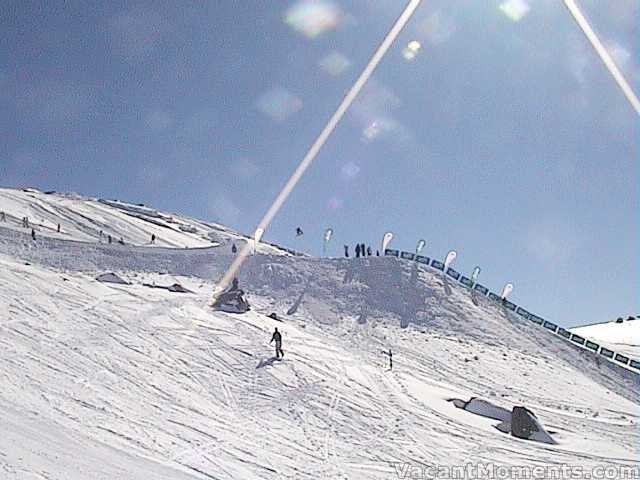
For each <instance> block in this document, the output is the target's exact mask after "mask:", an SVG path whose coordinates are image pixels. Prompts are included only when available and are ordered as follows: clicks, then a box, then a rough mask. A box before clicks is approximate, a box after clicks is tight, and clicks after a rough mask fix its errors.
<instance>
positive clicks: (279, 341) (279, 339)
mask: <svg viewBox="0 0 640 480" xmlns="http://www.w3.org/2000/svg"><path fill="white" fill-rule="evenodd" d="M274 340H275V342H276V358H280V357H284V352H283V351H282V335H281V334H280V332H279V331H278V328H276V329H275V331H274V332H273V336H272V337H271V341H270V342H269V343H272V342H273V341H274Z"/></svg>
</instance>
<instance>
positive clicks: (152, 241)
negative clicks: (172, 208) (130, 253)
mask: <svg viewBox="0 0 640 480" xmlns="http://www.w3.org/2000/svg"><path fill="white" fill-rule="evenodd" d="M154 243H156V234H155V233H152V234H151V245H153V244H154Z"/></svg>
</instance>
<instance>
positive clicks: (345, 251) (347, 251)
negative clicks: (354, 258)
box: [344, 245, 349, 258]
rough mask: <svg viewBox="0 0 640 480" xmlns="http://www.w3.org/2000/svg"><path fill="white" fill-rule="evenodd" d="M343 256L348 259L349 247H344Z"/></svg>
mask: <svg viewBox="0 0 640 480" xmlns="http://www.w3.org/2000/svg"><path fill="white" fill-rule="evenodd" d="M344 256H345V257H347V258H349V245H345V246H344Z"/></svg>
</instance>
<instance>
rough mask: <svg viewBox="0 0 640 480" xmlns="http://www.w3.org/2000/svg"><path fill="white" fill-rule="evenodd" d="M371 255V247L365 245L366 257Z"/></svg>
mask: <svg viewBox="0 0 640 480" xmlns="http://www.w3.org/2000/svg"><path fill="white" fill-rule="evenodd" d="M370 256H371V247H367V257H370Z"/></svg>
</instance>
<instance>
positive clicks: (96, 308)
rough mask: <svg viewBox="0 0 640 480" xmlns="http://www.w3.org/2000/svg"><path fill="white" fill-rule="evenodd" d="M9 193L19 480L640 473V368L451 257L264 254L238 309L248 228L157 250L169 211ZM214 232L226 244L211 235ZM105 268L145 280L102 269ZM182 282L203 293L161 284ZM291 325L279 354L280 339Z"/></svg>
mask: <svg viewBox="0 0 640 480" xmlns="http://www.w3.org/2000/svg"><path fill="white" fill-rule="evenodd" d="M2 193H3V196H2V197H0V211H7V212H10V214H11V222H14V223H15V222H18V224H17V225H16V224H12V225H11V226H10V227H6V226H5V225H3V224H2V223H0V304H2V305H4V306H5V307H6V308H3V309H0V378H1V382H2V383H1V384H2V389H1V390H0V432H2V434H1V435H0V478H3V479H4V478H8V479H23V478H25V479H27V478H38V479H42V478H45V479H71V480H76V479H78V480H80V479H82V480H85V479H94V478H95V479H97V478H125V479H243V480H244V479H247V480H251V479H256V480H257V479H261V480H263V479H317V478H324V479H351V480H352V479H390V478H421V477H419V476H417V475H419V474H421V473H422V474H423V475H424V474H425V472H426V470H425V469H426V468H427V467H430V466H431V467H433V466H443V467H444V466H464V465H467V464H468V463H473V464H482V465H499V466H503V467H517V468H521V467H545V468H554V467H556V468H557V467H559V466H561V465H569V466H573V467H575V468H582V469H586V470H587V471H590V469H594V468H604V467H609V468H617V469H619V471H623V470H622V469H624V468H638V450H637V449H638V445H639V444H640V432H639V430H638V422H639V421H640V389H639V388H638V387H639V386H640V382H639V379H638V375H637V374H635V373H633V372H631V371H629V370H626V369H624V368H622V367H620V366H618V365H615V364H613V363H611V362H608V361H605V360H602V359H601V358H599V357H598V356H596V355H594V354H592V353H591V352H588V351H585V350H583V349H581V348H579V347H577V346H574V345H572V344H570V343H569V342H566V341H565V340H563V339H561V338H560V337H558V336H556V335H554V334H552V333H550V332H548V331H546V330H545V329H543V328H540V327H539V326H537V325H534V324H532V323H531V322H528V321H527V320H524V319H522V318H521V317H519V316H516V315H513V314H512V313H510V312H508V311H506V310H505V309H503V308H501V307H499V306H498V305H496V304H495V303H493V302H490V301H489V300H488V299H487V298H482V297H476V296H474V295H472V294H471V292H470V291H469V290H467V289H465V288H463V287H462V286H460V285H459V284H457V283H455V282H452V281H451V280H450V279H447V277H445V276H443V275H442V274H441V273H439V272H437V271H435V270H433V269H430V268H427V267H424V266H421V265H419V264H417V263H408V262H403V261H401V260H398V259H396V258H385V257H380V258H377V257H369V258H363V259H315V258H310V257H300V256H292V255H283V254H282V253H283V250H281V249H278V248H276V247H270V246H265V247H263V248H264V249H259V250H258V254H257V255H253V256H251V257H250V258H249V260H248V261H247V263H246V264H245V265H244V267H243V269H242V271H241V272H240V274H239V282H240V287H241V288H242V289H244V290H245V292H247V297H248V299H249V302H250V303H251V305H252V310H251V311H250V312H248V313H245V314H228V313H223V312H218V311H213V310H212V309H211V308H210V307H209V306H208V302H209V299H210V296H211V293H212V291H213V289H214V287H215V281H216V280H217V279H219V278H220V275H221V274H222V273H223V272H224V271H225V269H226V268H227V266H228V265H229V264H230V263H231V261H232V260H233V255H232V254H231V251H230V248H229V239H230V238H238V239H240V240H241V237H240V236H238V234H234V233H233V232H230V231H227V230H225V229H224V227H217V226H216V227H210V226H207V224H205V223H203V222H197V221H195V220H193V221H192V220H189V223H190V224H191V225H193V226H195V227H196V228H197V229H198V231H197V233H184V232H182V230H180V229H179V228H178V230H180V231H179V232H178V231H174V233H175V234H176V235H180V236H179V237H176V238H178V239H177V240H176V239H174V240H172V241H176V243H177V244H176V245H175V246H176V247H178V248H169V247H170V245H168V244H166V243H164V244H159V245H155V246H152V245H144V243H145V238H146V237H147V236H148V235H150V232H151V231H155V230H152V229H151V228H155V224H151V225H154V227H149V226H148V225H147V223H149V222H147V220H143V219H140V218H138V217H136V216H131V215H129V214H128V213H123V211H122V208H121V206H120V205H111V204H106V203H102V202H97V201H93V200H87V199H83V198H73V197H69V196H58V195H46V194H35V193H34V194H33V195H35V196H34V197H29V195H30V193H29V192H17V191H11V190H3V191H2ZM45 195H46V196H45ZM7 198H8V200H7ZM16 198H18V199H19V201H18V200H16ZM43 198H45V199H46V202H48V203H46V205H47V209H48V210H50V211H51V212H53V213H50V216H48V217H44V216H43V218H42V219H40V220H44V221H45V222H41V223H44V224H45V225H53V224H56V225H57V223H60V221H59V220H58V218H67V219H68V220H67V223H66V224H65V225H66V226H65V227H64V228H63V229H62V230H63V231H64V232H69V234H68V236H64V235H58V234H57V232H52V231H50V230H47V234H46V235H45V234H44V233H43V234H42V235H38V236H37V237H36V240H33V239H32V238H31V235H30V232H29V231H28V230H27V229H24V228H21V226H20V224H19V222H20V219H21V218H22V217H24V216H26V215H29V216H30V217H32V218H34V219H36V218H37V215H35V214H34V212H35V211H38V212H40V211H41V210H40V208H41V206H42V205H43V203H45V201H44V200H43ZM20 202H22V203H20ZM32 203H33V205H32ZM94 203H96V204H97V205H94ZM89 208H96V209H97V210H95V211H93V210H92V211H91V212H92V213H91V214H87V213H86V211H87V210H88V209H89ZM98 210H99V211H100V212H101V213H100V215H101V216H102V217H101V218H102V219H103V220H101V221H100V222H101V223H102V224H108V225H115V224H117V228H118V230H117V232H118V236H122V237H123V238H126V240H125V242H124V245H119V244H111V245H109V244H105V243H100V242H99V238H97V237H95V235H94V233H95V229H94V230H91V229H90V228H89V226H88V222H89V220H87V219H83V218H82V216H86V217H90V218H91V219H95V218H97V217H98V213H97V211H98ZM27 211H28V212H29V213H25V212H27ZM163 215H166V214H163ZM173 218H174V219H175V217H173ZM116 219H117V221H116ZM176 221H179V222H185V220H184V219H183V217H180V219H176ZM120 222H121V223H120ZM74 225H75V226H74ZM47 228H48V227H47ZM113 228H115V227H113ZM158 228H162V229H164V228H165V227H158ZM207 228H208V229H209V230H207ZM40 229H41V230H40V232H44V231H45V227H40ZM56 229H57V228H56ZM72 231H73V232H74V233H73V234H71V232H72ZM105 231H106V230H105ZM114 231H115V230H114ZM163 231H164V230H158V232H163ZM91 232H93V233H91ZM207 232H214V233H215V234H216V237H215V238H214V241H215V242H216V243H214V244H212V243H209V244H208V246H207V247H206V248H204V247H205V245H206V242H207V241H210V240H206V239H205V238H204V237H205V236H207ZM167 233H170V232H165V234H167ZM82 235H86V236H84V237H83V236H82ZM92 235H94V236H92ZM172 235H173V234H172ZM183 235H184V236H183ZM158 238H160V235H159V234H158ZM167 238H169V235H167ZM172 238H173V237H172ZM208 238H211V237H208ZM188 239H192V240H190V241H193V242H194V244H193V245H191V247H190V248H184V244H183V243H184V242H186V241H187V240H188ZM167 241H168V240H167ZM201 241H202V243H198V242H201ZM181 242H182V244H181ZM107 272H114V273H115V274H117V275H119V276H120V277H122V278H123V279H125V280H127V281H128V282H129V284H123V285H118V284H105V283H100V282H97V281H96V280H95V278H96V277H97V276H98V275H99V274H103V273H107ZM174 283H179V284H181V285H182V286H184V287H185V288H187V289H188V290H190V291H191V292H192V293H176V292H171V291H168V290H164V289H160V288H151V286H154V285H155V286H166V285H171V284H174ZM272 312H275V313H277V315H278V317H279V319H280V320H275V319H272V318H269V317H268V316H267V315H268V314H270V313H272ZM275 327H277V328H278V329H279V330H280V331H281V332H282V334H283V340H284V341H283V349H284V351H285V358H284V360H282V361H279V360H276V359H274V357H273V355H274V352H273V346H272V345H269V340H270V338H271V334H272V332H273V329H274V328H275ZM389 349H391V350H392V351H393V369H391V370H390V369H389V368H388V357H387V356H386V355H385V354H383V351H388V350H389ZM470 397H480V398H483V399H486V400H488V401H490V402H492V403H493V404H495V405H496V406H498V407H504V408H506V409H508V410H511V408H512V407H513V406H516V405H524V406H526V407H527V408H529V409H531V410H532V411H533V412H534V413H535V414H536V415H537V416H538V418H539V420H540V421H541V423H542V424H543V425H544V426H545V427H546V428H547V430H548V431H549V432H550V433H551V435H552V436H553V438H554V440H555V441H556V442H557V444H555V445H552V444H542V443H536V442H533V441H528V440H522V439H518V438H515V437H512V436H510V435H507V434H504V433H502V432H500V431H498V430H497V429H496V426H497V424H498V423H499V422H498V421H496V420H494V419H491V418H487V417H485V416H481V415H476V414H473V413H470V412H468V411H465V410H463V409H459V408H456V406H455V405H454V402H451V401H450V400H452V399H464V400H468V399H469V398H470ZM411 475H413V476H411ZM423 478H424V477H423ZM426 478H428V477H426ZM549 478H550V477H549Z"/></svg>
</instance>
